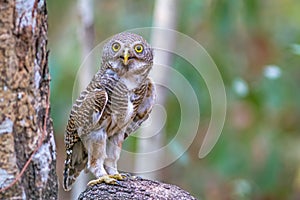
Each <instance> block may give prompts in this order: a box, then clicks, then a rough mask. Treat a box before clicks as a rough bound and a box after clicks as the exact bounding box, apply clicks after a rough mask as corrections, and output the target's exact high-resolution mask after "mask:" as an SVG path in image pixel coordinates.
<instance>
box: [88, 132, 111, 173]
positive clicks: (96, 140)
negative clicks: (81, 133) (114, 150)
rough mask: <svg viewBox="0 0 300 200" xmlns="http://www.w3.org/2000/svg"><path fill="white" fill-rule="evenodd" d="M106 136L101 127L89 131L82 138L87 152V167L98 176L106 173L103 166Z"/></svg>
mask: <svg viewBox="0 0 300 200" xmlns="http://www.w3.org/2000/svg"><path fill="white" fill-rule="evenodd" d="M106 138H107V136H106V133H105V132H104V130H103V129H100V130H97V131H93V132H91V133H89V134H88V135H86V136H85V137H84V140H83V141H84V146H85V148H86V150H87V152H88V162H87V169H88V170H89V171H90V172H92V173H93V174H94V175H95V176H96V177H98V178H99V177H102V176H104V175H107V172H106V170H105V168H104V160H105V158H106Z"/></svg>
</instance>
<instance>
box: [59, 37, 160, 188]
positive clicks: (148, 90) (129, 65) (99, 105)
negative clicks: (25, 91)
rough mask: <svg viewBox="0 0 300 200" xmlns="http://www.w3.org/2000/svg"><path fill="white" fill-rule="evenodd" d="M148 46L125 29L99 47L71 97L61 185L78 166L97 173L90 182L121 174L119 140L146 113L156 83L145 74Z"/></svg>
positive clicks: (67, 184) (112, 180)
mask: <svg viewBox="0 0 300 200" xmlns="http://www.w3.org/2000/svg"><path fill="white" fill-rule="evenodd" d="M152 65H153V49H152V48H151V46H150V45H149V44H148V43H147V42H146V40H144V39H143V38H142V37H141V36H139V35H137V34H133V33H129V32H123V33H119V34H117V35H115V36H113V37H112V38H111V39H110V40H109V41H108V42H107V43H106V44H105V45H104V47H103V53H102V63H101V67H100V69H99V70H98V72H97V73H96V74H95V75H94V77H93V79H92V81H91V82H90V83H89V85H88V86H87V88H86V89H85V90H84V91H82V92H81V93H80V96H79V98H78V99H77V100H76V102H75V103H74V105H73V107H72V110H71V113H70V117H69V120H68V124H67V127H66V131H65V148H66V160H65V167H64V174H63V176H64V177H63V178H64V180H63V187H64V189H65V190H70V189H71V187H72V184H73V183H74V182H75V180H76V178H77V177H78V175H79V174H80V172H81V171H82V170H83V169H85V171H90V172H91V173H92V174H94V175H95V177H96V178H97V179H96V180H93V181H91V182H89V185H93V184H96V183H101V182H106V183H115V182H116V180H120V179H122V176H121V175H120V174H119V172H118V170H117V161H118V159H119V157H120V152H121V147H122V143H123V141H124V140H125V139H126V138H127V137H128V136H129V135H130V134H131V133H132V132H134V131H136V130H137V129H138V128H139V127H140V126H141V124H142V123H143V122H144V121H145V120H146V119H147V118H148V116H149V114H150V112H151V110H152V106H153V104H154V101H155V87H154V84H153V82H152V81H151V79H150V78H149V77H148V74H149V71H150V70H151V68H152Z"/></svg>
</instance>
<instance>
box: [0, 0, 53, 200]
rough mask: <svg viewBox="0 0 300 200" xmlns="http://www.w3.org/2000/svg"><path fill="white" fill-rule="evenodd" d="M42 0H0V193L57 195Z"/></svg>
mask: <svg viewBox="0 0 300 200" xmlns="http://www.w3.org/2000/svg"><path fill="white" fill-rule="evenodd" d="M49 81H50V75H49V71H48V51H47V9H46V2H45V1H44V0H39V1H38V0H17V1H13V0H11V1H6V0H0V199H57V177H56V172H55V164H56V153H55V143H54V137H53V128H52V122H51V119H50V117H49V109H50V105H49V96H50V91H49Z"/></svg>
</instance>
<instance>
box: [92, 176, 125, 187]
mask: <svg viewBox="0 0 300 200" xmlns="http://www.w3.org/2000/svg"><path fill="white" fill-rule="evenodd" d="M122 180H124V176H122V175H121V174H114V175H104V176H101V177H100V178H98V179H95V180H91V181H90V182H89V183H88V186H93V185H96V184H100V183H107V184H111V185H114V184H118V181H122Z"/></svg>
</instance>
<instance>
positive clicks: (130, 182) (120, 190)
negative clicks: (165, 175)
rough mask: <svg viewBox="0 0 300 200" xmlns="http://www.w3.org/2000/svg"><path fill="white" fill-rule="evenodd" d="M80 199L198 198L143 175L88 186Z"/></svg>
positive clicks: (160, 199)
mask: <svg viewBox="0 0 300 200" xmlns="http://www.w3.org/2000/svg"><path fill="white" fill-rule="evenodd" d="M78 199H79V200H86V199H99V200H102V199H103V200H104V199H105V200H107V199H122V200H126V199H128V200H129V199H130V200H135V199H138V200H141V199H158V200H162V199H163V200H166V199H196V198H194V197H193V196H191V195H190V194H189V193H188V192H186V191H184V190H182V189H181V188H179V187H178V186H175V185H170V184H166V183H161V182H158V181H152V180H148V179H143V178H141V177H134V176H132V177H129V178H126V179H125V180H123V181H119V182H118V184H115V185H109V184H105V183H101V184H97V185H93V186H90V187H88V188H87V189H86V190H85V191H84V192H82V193H81V194H80V196H79V198H78Z"/></svg>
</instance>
